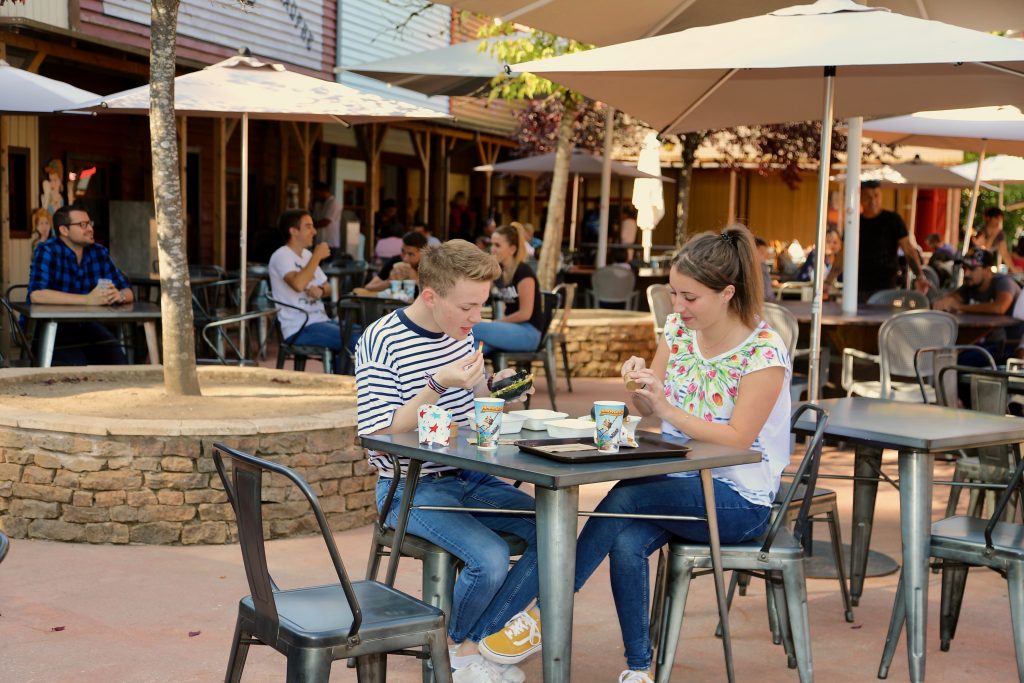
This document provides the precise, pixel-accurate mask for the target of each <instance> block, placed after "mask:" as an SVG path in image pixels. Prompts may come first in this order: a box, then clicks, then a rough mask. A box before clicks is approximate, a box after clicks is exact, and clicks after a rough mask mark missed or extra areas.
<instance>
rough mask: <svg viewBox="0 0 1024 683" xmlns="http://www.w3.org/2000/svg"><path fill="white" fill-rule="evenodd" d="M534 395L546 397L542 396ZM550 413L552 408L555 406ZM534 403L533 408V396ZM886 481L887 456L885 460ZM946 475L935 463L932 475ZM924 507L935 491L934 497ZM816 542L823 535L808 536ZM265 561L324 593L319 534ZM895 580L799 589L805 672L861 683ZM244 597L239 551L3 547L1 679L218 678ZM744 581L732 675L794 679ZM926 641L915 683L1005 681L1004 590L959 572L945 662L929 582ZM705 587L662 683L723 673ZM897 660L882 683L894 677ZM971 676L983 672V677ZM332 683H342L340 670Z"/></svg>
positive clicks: (577, 633) (597, 589)
mask: <svg viewBox="0 0 1024 683" xmlns="http://www.w3.org/2000/svg"><path fill="white" fill-rule="evenodd" d="M560 385H561V387H562V392H561V394H560V396H559V400H560V406H559V407H561V408H562V409H563V410H567V411H568V412H570V413H571V414H574V415H578V414H582V413H583V412H585V407H587V406H589V403H590V402H591V401H593V400H595V399H598V398H612V397H616V396H618V395H619V393H618V392H619V391H620V389H619V384H618V382H617V381H615V380H579V381H578V382H577V383H576V389H577V391H576V393H574V394H566V393H565V392H564V384H562V382H560ZM539 389H540V391H539V392H538V395H539V396H540V397H543V396H545V395H546V394H545V392H544V391H543V386H541V387H539ZM563 404H564V405H563ZM535 405H536V407H546V406H547V400H546V398H539V399H538V400H537V401H536V404H535ZM851 461H852V458H851V456H850V454H849V452H844V451H836V450H834V449H830V450H829V451H828V452H827V453H826V457H825V459H824V465H823V471H825V472H835V473H838V472H846V471H848V469H849V465H850V463H851ZM886 462H887V467H888V468H889V469H890V470H892V471H895V457H894V456H893V455H892V454H890V455H889V456H887V458H886ZM950 471H951V467H950V466H949V465H946V464H940V465H939V471H938V472H937V478H941V477H943V476H945V477H946V478H948V475H949V474H950ZM828 485H829V486H831V487H833V488H835V489H836V490H837V491H838V492H839V499H840V504H841V506H842V515H843V519H844V522H845V523H844V528H843V533H844V534H845V537H846V538H847V539H849V536H850V534H849V525H848V520H849V508H850V502H851V495H850V486H849V484H848V483H847V482H828ZM606 489H607V487H604V486H590V487H586V488H585V489H584V490H583V491H582V494H581V507H587V506H593V505H596V503H597V502H598V501H599V500H600V498H601V496H602V495H603V493H604V492H605V490H606ZM937 489H938V490H937V492H936V506H935V510H936V511H941V510H942V509H943V508H944V503H945V495H946V491H945V490H944V489H942V488H940V487H937ZM819 533H824V529H821V530H820V531H819ZM369 540H370V535H369V529H368V528H362V529H357V530H353V531H348V532H345V533H340V534H337V541H338V545H339V548H340V549H341V552H342V554H343V557H344V559H345V561H346V563H347V565H348V568H349V570H350V571H351V572H352V573H353V575H355V576H356V577H360V576H361V575H362V572H363V569H364V567H365V561H366V553H367V552H368V548H369ZM267 547H268V554H269V557H270V566H271V569H272V572H273V574H274V577H275V579H276V580H277V581H278V583H279V584H280V585H282V586H298V585H308V584H316V583H326V582H328V581H330V580H331V568H330V566H329V563H328V561H327V558H326V554H325V553H324V551H323V547H322V542H320V541H319V540H318V539H317V538H312V537H305V538H296V539H288V540H279V541H272V542H269V543H268V544H267ZM873 548H874V549H876V550H880V551H882V552H886V553H890V554H898V553H899V524H898V496H897V493H896V492H895V491H894V490H893V489H891V488H888V487H884V488H881V489H880V490H879V499H878V510H877V518H876V524H875V537H874V542H873ZM398 585H399V587H400V588H402V589H403V590H407V591H409V592H412V593H414V594H415V593H416V592H417V588H418V585H419V567H418V565H417V564H416V563H414V562H406V563H404V564H403V565H402V570H401V572H400V576H399V582H398ZM895 585H896V576H895V575H891V576H886V577H880V578H874V579H869V580H868V582H867V586H866V591H865V595H864V597H863V599H862V601H861V605H860V607H859V608H857V609H856V622H855V623H854V624H847V623H846V622H845V621H844V620H843V617H842V611H841V609H840V602H839V595H838V591H837V588H836V585H835V582H834V581H829V580H809V581H808V590H809V609H810V618H811V627H812V639H813V654H814V664H815V672H816V674H817V680H819V681H851V682H853V681H857V682H859V681H868V680H873V679H875V671H876V670H877V666H878V658H879V656H880V654H881V650H882V646H883V643H884V639H885V631H886V627H887V623H888V616H889V610H890V608H891V606H892V599H893V594H894V591H895ZM247 592H248V589H247V587H246V583H245V577H244V572H243V569H242V564H241V558H240V556H239V552H238V547H237V546H213V547H146V546H91V545H85V544H64V543H52V542H43V541H25V540H15V541H14V542H13V543H12V547H11V552H10V554H9V555H8V557H7V559H6V561H5V562H4V563H3V564H2V565H0V681H5V682H6V681H10V682H17V683H22V682H24V683H28V682H35V681H38V682H40V683H57V682H62V681H68V682H71V681H74V682H75V683H89V682H92V681H96V682H104V683H106V682H118V683H119V682H122V681H123V682H136V681H161V682H163V681H215V680H218V679H222V678H223V669H224V665H225V663H226V661H227V654H228V646H229V643H230V640H231V635H232V629H233V625H234V618H235V613H236V605H237V600H238V598H239V597H241V596H242V595H244V594H245V593H247ZM763 594H764V591H763V589H762V588H761V586H759V585H757V582H755V583H754V585H753V586H752V587H751V591H750V595H748V597H746V598H738V600H737V603H736V604H735V606H734V609H733V612H732V621H731V623H732V629H733V636H734V647H735V649H736V672H737V679H738V680H739V681H753V680H756V681H759V682H760V683H769V682H774V681H786V682H790V681H796V680H797V676H796V672H795V671H790V670H789V669H787V668H786V659H785V656H784V654H783V652H782V650H781V648H780V647H776V646H773V645H772V644H771V637H770V634H769V633H768V631H767V626H766V620H765V609H764V599H763ZM929 595H930V604H929V615H930V617H931V619H930V624H929V637H928V681H929V682H930V683H940V682H943V681H956V682H957V683H960V682H962V681H964V680H978V679H979V678H980V677H981V676H984V677H985V679H987V680H988V681H992V682H993V683H995V682H999V681H1011V680H1015V679H1016V676H1015V666H1014V651H1013V644H1012V639H1011V635H1010V617H1009V607H1008V600H1007V591H1006V584H1005V582H1004V581H1003V579H1001V578H1000V577H999V576H998V575H997V574H995V573H994V572H990V571H987V570H980V569H976V570H972V571H971V578H970V582H969V586H968V588H967V594H966V599H965V604H964V609H963V614H962V616H961V622H960V626H959V629H958V634H957V639H956V640H955V641H954V643H953V647H952V650H951V651H950V652H940V651H939V647H938V645H939V643H938V610H939V577H938V575H933V576H932V582H931V591H930V594H929ZM715 621H716V619H715V607H714V591H713V587H712V583H711V578H710V577H704V578H701V579H698V580H697V581H696V582H695V584H694V585H693V588H692V589H691V591H690V599H689V604H688V605H687V618H686V622H685V624H684V627H683V634H682V642H681V643H680V648H679V656H678V659H677V662H676V665H675V668H674V671H673V677H672V678H673V680H674V681H721V680H723V679H724V668H723V664H722V652H721V646H720V641H718V640H716V639H715V638H714V637H713V635H712V634H713V631H714V626H715ZM573 663H574V675H573V679H574V680H576V681H584V682H587V683H599V682H603V681H615V680H617V676H618V673H619V671H620V670H621V669H622V668H623V659H622V644H621V639H620V637H619V631H618V625H617V623H616V620H615V614H614V608H613V607H612V599H611V592H610V589H609V582H608V575H607V564H605V565H603V566H602V568H601V569H600V570H599V571H598V573H597V574H596V575H595V577H594V578H593V579H592V580H591V582H590V583H589V584H588V586H587V587H586V588H585V589H584V590H583V591H582V592H581V593H580V595H579V596H578V598H577V601H576V619H575V630H574V658H573ZM524 669H525V671H526V673H527V680H528V681H540V680H541V672H540V662H539V659H535V660H532V661H530V662H528V663H526V664H525V666H524ZM906 672H907V668H906V650H905V648H904V647H903V644H902V643H901V645H900V647H899V648H898V650H897V656H896V659H895V661H894V665H893V669H892V671H891V673H890V680H895V681H901V680H906V679H907V673H906ZM982 672H983V673H982ZM283 679H284V660H283V658H282V657H280V656H279V655H277V654H276V653H274V652H272V651H269V650H268V649H266V648H253V649H252V650H251V651H250V656H249V661H248V664H247V666H246V671H245V676H244V680H245V681H248V682H256V681H281V680H283ZM331 680H332V681H354V680H355V672H354V671H352V670H348V669H346V668H345V667H344V665H343V664H339V665H338V666H336V668H335V669H334V672H333V675H332V678H331ZM388 680H389V681H410V682H413V681H418V680H419V669H418V664H417V663H414V662H412V661H409V660H404V659H403V658H392V660H391V662H390V669H389V676H388Z"/></svg>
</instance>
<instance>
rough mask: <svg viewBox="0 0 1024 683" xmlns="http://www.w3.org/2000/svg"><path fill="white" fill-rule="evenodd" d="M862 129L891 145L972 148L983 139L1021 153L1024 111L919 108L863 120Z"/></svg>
mask: <svg viewBox="0 0 1024 683" xmlns="http://www.w3.org/2000/svg"><path fill="white" fill-rule="evenodd" d="M1022 45H1024V43H1022ZM864 132H865V133H866V134H868V135H869V136H870V137H872V138H874V139H876V140H878V141H880V142H886V143H889V144H892V145H914V146H917V147H942V148H944V149H970V150H974V149H978V148H979V147H980V146H981V140H986V141H987V143H986V148H987V149H988V150H991V151H993V152H1002V153H1005V154H1024V114H1021V111H1020V109H1019V108H1017V107H1012V106H1002V107H973V108H969V109H951V110H945V111H919V112H917V113H916V114H911V115H909V116H895V117H892V118H887V119H876V120H874V121H865V122H864ZM986 163H987V162H986Z"/></svg>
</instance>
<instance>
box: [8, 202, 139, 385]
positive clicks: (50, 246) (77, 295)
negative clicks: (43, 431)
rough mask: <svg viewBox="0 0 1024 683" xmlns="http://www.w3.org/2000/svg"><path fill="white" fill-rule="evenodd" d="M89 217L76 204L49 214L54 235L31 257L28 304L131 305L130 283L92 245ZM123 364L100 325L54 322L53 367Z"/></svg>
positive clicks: (122, 357) (107, 255)
mask: <svg viewBox="0 0 1024 683" xmlns="http://www.w3.org/2000/svg"><path fill="white" fill-rule="evenodd" d="M93 225H94V223H93V221H92V220H90V219H89V214H88V213H87V212H86V211H84V210H82V209H81V208H78V207H76V206H65V207H63V208H61V209H58V210H57V212H56V213H54V214H53V228H54V230H55V231H56V234H55V235H54V236H53V238H51V239H49V240H47V241H45V242H43V243H42V244H40V245H39V247H38V248H37V249H36V251H35V254H34V255H33V257H32V270H31V272H30V274H29V281H28V299H29V301H31V302H32V303H33V304H73V305H74V304H77V305H82V306H109V305H113V304H119V303H130V302H131V301H132V300H133V299H134V295H133V293H132V289H131V285H130V284H129V282H128V280H127V278H125V276H124V274H123V273H121V271H120V270H118V268H117V266H115V265H114V262H113V261H111V260H110V253H109V252H108V251H107V250H106V248H105V247H102V246H100V245H98V244H96V239H95V236H94V234H93ZM62 347H65V348H62ZM126 362H127V359H126V358H125V355H124V352H123V351H122V350H121V347H120V346H118V345H117V340H116V339H115V338H114V335H113V334H111V332H110V330H108V329H107V328H106V327H104V326H103V325H100V324H99V323H90V322H82V323H68V322H62V323H60V324H59V325H58V326H57V340H56V347H55V349H54V353H53V364H54V365H123V364H125V363H126Z"/></svg>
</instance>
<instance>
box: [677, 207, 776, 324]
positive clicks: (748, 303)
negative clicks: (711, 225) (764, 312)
mask: <svg viewBox="0 0 1024 683" xmlns="http://www.w3.org/2000/svg"><path fill="white" fill-rule="evenodd" d="M672 267H673V268H675V269H676V270H677V271H679V272H680V273H682V274H683V275H686V276H688V277H692V278H693V279H694V280H696V281H697V282H699V283H701V284H702V285H704V286H705V287H707V288H708V289H711V290H714V291H716V292H721V291H722V290H723V289H725V288H726V287H728V286H729V285H733V286H734V287H735V288H736V294H735V295H734V296H733V297H732V299H730V300H729V307H730V308H731V309H732V310H733V312H735V313H736V315H737V317H739V319H740V320H741V321H742V322H743V324H744V325H747V326H748V327H754V326H755V325H757V318H758V317H760V316H761V302H762V301H763V299H764V281H763V279H762V276H761V272H760V268H759V267H758V263H757V252H756V251H755V248H754V237H753V235H751V234H750V231H749V230H747V228H746V227H745V226H743V225H740V224H739V223H734V224H733V225H730V226H727V227H726V228H724V229H723V230H722V231H721V232H720V233H714V232H702V233H700V234H699V235H694V236H693V237H691V238H690V240H689V241H688V242H687V243H686V244H684V245H683V248H682V249H681V250H680V251H679V254H677V255H676V257H675V259H674V260H673V261H672Z"/></svg>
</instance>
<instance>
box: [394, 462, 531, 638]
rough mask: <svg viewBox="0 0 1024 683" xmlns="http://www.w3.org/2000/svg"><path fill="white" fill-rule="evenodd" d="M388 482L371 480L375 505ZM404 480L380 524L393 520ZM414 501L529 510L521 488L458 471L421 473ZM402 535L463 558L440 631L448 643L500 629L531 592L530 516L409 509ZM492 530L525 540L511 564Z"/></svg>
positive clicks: (488, 477) (403, 487)
mask: <svg viewBox="0 0 1024 683" xmlns="http://www.w3.org/2000/svg"><path fill="white" fill-rule="evenodd" d="M389 486H391V480H390V479H388V478H386V477H381V478H379V479H378V480H377V508H378V509H379V508H380V506H381V505H382V504H383V502H384V499H385V498H386V497H387V492H388V487H389ZM404 490H405V479H404V478H403V479H402V481H401V482H400V483H399V485H398V490H397V492H396V494H395V502H394V504H392V506H391V510H390V512H389V514H388V519H387V524H388V525H389V526H394V525H395V523H396V522H397V519H398V508H399V507H400V506H399V501H400V500H401V497H402V492H403V491H404ZM413 504H414V505H446V506H462V507H469V508H484V509H487V508H491V509H494V508H513V509H517V510H533V509H534V501H533V498H531V497H530V496H529V495H528V494H527V493H524V492H523V491H520V490H519V489H517V488H515V487H514V486H512V485H511V484H509V483H507V482H504V481H502V480H500V479H498V478H496V477H492V476H490V475H488V474H481V473H479V472H468V471H461V472H459V474H458V475H456V476H448V477H440V478H439V477H436V476H434V475H427V476H424V477H421V478H420V480H419V483H418V484H417V486H416V495H415V496H414V497H413ZM408 531H409V533H410V534H414V535H416V536H419V537H421V538H425V539H427V540H428V541H430V542H431V543H433V544H435V545H439V546H441V547H442V548H444V549H445V550H447V551H448V552H450V553H451V554H453V555H455V556H456V557H458V558H459V559H461V560H462V561H463V562H465V565H466V566H465V567H464V568H463V570H462V571H461V572H459V578H458V579H457V580H456V581H455V594H454V596H453V598H452V614H451V619H450V620H449V623H448V635H449V636H451V638H452V640H454V641H455V642H456V643H461V642H462V641H464V640H465V639H466V638H469V639H470V640H471V641H473V642H474V643H475V642H479V641H480V640H481V639H482V638H484V637H485V636H488V635H490V634H491V633H494V632H495V631H498V630H499V629H501V628H502V627H503V626H504V625H505V622H507V621H508V620H509V619H510V618H512V617H513V616H514V615H515V614H517V613H518V612H521V611H523V610H524V609H526V606H527V605H529V604H530V602H531V601H532V600H533V599H534V598H535V597H537V590H538V583H537V526H536V524H535V522H534V518H533V516H519V515H497V514H482V515H479V516H477V515H474V514H472V513H471V512H465V513H463V512H430V511H425V510H416V509H413V510H412V511H411V512H410V514H409V527H408ZM498 531H504V532H507V533H511V534H514V535H516V536H518V537H519V538H521V539H523V540H524V541H526V542H527V550H526V552H525V553H523V555H522V556H521V557H520V558H519V560H518V561H517V562H516V564H515V566H514V567H513V568H512V569H511V571H510V570H509V568H508V565H509V548H508V543H506V542H505V541H504V540H502V538H501V536H499V535H498V534H497V533H495V532H498Z"/></svg>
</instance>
